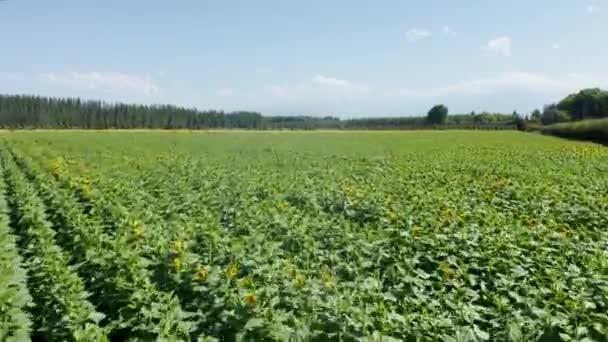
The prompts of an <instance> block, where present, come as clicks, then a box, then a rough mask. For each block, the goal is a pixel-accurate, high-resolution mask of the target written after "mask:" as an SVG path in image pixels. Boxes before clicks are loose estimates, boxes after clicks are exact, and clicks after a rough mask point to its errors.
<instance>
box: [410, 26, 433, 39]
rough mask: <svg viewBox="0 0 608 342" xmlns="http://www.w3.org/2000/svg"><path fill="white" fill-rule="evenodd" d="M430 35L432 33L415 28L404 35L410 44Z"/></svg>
mask: <svg viewBox="0 0 608 342" xmlns="http://www.w3.org/2000/svg"><path fill="white" fill-rule="evenodd" d="M432 35H433V33H432V32H431V31H429V30H425V29H417V28H413V29H411V30H409V31H407V32H406V33H405V37H406V38H407V40H408V41H410V42H417V41H419V40H422V39H426V38H429V37H431V36H432Z"/></svg>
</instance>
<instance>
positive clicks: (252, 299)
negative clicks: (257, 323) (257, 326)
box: [245, 293, 258, 306]
mask: <svg viewBox="0 0 608 342" xmlns="http://www.w3.org/2000/svg"><path fill="white" fill-rule="evenodd" d="M257 302H258V299H257V297H256V296H255V295H254V294H253V293H248V294H246V295H245V303H247V305H249V306H255V305H256V304H257Z"/></svg>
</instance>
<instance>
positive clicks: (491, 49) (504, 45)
mask: <svg viewBox="0 0 608 342" xmlns="http://www.w3.org/2000/svg"><path fill="white" fill-rule="evenodd" d="M511 45H512V41H511V37H509V36H502V37H498V38H495V39H492V40H490V41H489V42H488V43H487V44H486V45H484V46H483V47H482V50H483V51H484V52H486V53H491V54H498V55H502V56H506V57H508V56H511Z"/></svg>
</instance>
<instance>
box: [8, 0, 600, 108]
mask: <svg viewBox="0 0 608 342" xmlns="http://www.w3.org/2000/svg"><path fill="white" fill-rule="evenodd" d="M0 32H1V37H2V40H1V42H2V44H1V45H0V46H1V48H0V93H10V94H14V93H25V94H41V95H47V96H79V97H84V98H92V99H103V100H107V101H122V102H128V103H172V104H177V105H183V106H187V107H197V108H200V109H209V108H214V109H224V110H237V109H250V110H257V111H261V112H263V113H265V114H272V115H279V114H287V115H291V114H310V115H336V116H341V117H360V116H395V115H418V114H424V113H426V111H427V110H428V109H429V108H430V107H431V106H432V105H433V104H436V103H445V104H446V105H448V107H449V108H450V110H451V112H470V111H471V110H476V111H481V110H490V111H509V112H510V111H513V110H518V111H520V112H529V111H531V110H532V109H534V108H536V107H540V106H542V105H543V104H545V103H549V102H552V101H556V100H558V99H559V98H561V97H562V96H564V95H566V94H568V93H570V92H572V91H575V90H577V89H580V88H583V87H591V86H599V87H605V88H608V63H607V62H606V61H607V57H608V44H606V39H607V37H608V0H551V1H549V0H545V1H539V0H526V1H523V0H512V1H490V0H475V1H473V0H470V1H464V0H462V1H454V0H449V1H448V0H426V1H406V0H400V1H396V0H395V1H357V0H334V1H329V0H324V1H321V0H308V1H285V0H283V1H279V0H277V1H265V0H258V1H244V0H243V1H230V0H226V1H201V0H198V1H194V0H181V1H179V2H176V1H167V0H163V1H157V0H147V1H139V0H137V1H136V0H130V1H125V0H120V1H119V0H104V1H96V2H93V1H82V0H79V1H76V0H44V1H42V0H5V1H0Z"/></svg>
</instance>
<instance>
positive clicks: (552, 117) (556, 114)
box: [541, 104, 572, 125]
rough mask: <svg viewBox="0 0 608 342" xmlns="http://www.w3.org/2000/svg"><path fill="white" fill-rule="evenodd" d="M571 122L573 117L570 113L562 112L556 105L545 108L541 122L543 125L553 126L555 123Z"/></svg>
mask: <svg viewBox="0 0 608 342" xmlns="http://www.w3.org/2000/svg"><path fill="white" fill-rule="evenodd" d="M571 120H572V117H571V116H570V114H568V112H566V111H564V110H560V109H559V108H558V107H557V105H554V104H552V105H547V106H545V108H544V110H543V114H542V115H541V122H542V123H543V125H552V124H554V123H559V122H568V121H571Z"/></svg>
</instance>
